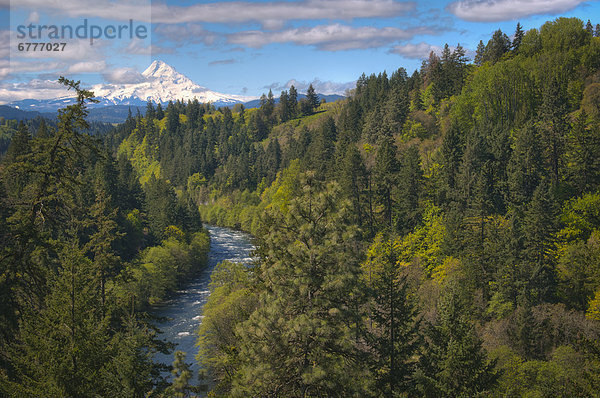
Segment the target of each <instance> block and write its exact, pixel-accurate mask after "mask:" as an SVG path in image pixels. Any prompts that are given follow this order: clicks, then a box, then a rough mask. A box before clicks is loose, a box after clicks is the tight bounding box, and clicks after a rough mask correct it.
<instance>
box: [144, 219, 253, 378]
mask: <svg viewBox="0 0 600 398" xmlns="http://www.w3.org/2000/svg"><path fill="white" fill-rule="evenodd" d="M205 227H206V228H207V229H208V231H209V232H210V252H209V254H208V266H207V267H206V268H205V269H204V270H203V271H202V272H201V273H200V275H198V276H197V277H196V278H195V279H193V280H192V281H191V282H189V283H188V284H187V285H186V286H185V288H184V289H183V290H179V291H177V292H175V293H174V294H173V295H172V296H171V297H170V299H169V300H167V301H166V302H165V303H163V304H162V305H161V306H158V307H156V308H155V310H154V311H153V313H154V314H155V315H156V316H158V317H164V318H166V319H167V320H166V321H165V322H162V323H160V324H159V325H158V327H159V328H160V330H161V331H162V332H163V334H162V335H161V338H162V339H164V340H167V341H170V342H172V343H175V344H177V346H176V347H175V350H180V351H184V352H186V353H187V356H186V360H185V361H186V362H187V363H188V364H191V367H190V368H191V370H192V374H193V378H192V380H190V382H191V383H190V384H192V385H197V376H198V370H199V367H198V364H197V363H196V354H197V352H198V349H197V348H196V331H197V329H198V326H199V325H200V323H201V322H202V307H204V304H206V301H207V300H208V296H209V293H210V292H209V290H208V284H209V283H210V275H211V273H212V271H213V269H214V268H215V266H216V265H217V264H218V263H220V262H221V261H223V260H229V261H234V262H244V263H248V262H250V261H251V260H252V259H251V258H250V252H251V251H252V250H253V249H254V246H253V245H252V243H251V241H250V236H249V235H248V234H245V233H243V232H238V231H234V230H231V229H228V228H221V227H214V226H205ZM155 360H156V361H158V362H160V363H164V364H168V365H171V364H172V363H173V355H164V354H157V355H156V356H155Z"/></svg>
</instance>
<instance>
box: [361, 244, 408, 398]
mask: <svg viewBox="0 0 600 398" xmlns="http://www.w3.org/2000/svg"><path fill="white" fill-rule="evenodd" d="M397 243H398V241H397V240H396V239H394V238H393V237H385V236H384V235H378V236H377V238H376V239H375V243H374V244H373V245H372V246H371V247H370V249H369V251H368V258H367V261H366V262H365V264H364V265H363V278H364V279H365V280H366V282H365V283H366V284H367V288H368V289H369V293H368V294H369V297H370V301H369V303H368V308H369V310H368V311H369V312H368V316H369V323H370V326H369V327H368V334H367V337H366V341H367V344H368V346H369V347H370V348H371V349H372V356H371V360H370V364H371V367H372V369H373V375H374V376H375V388H376V389H377V391H378V392H379V396H385V397H396V396H403V395H405V394H407V393H409V392H412V391H413V384H414V382H413V380H412V377H413V374H414V372H415V365H416V363H415V361H414V356H415V354H416V350H417V348H418V345H419V343H420V341H419V338H418V327H419V322H418V321H417V320H416V309H415V307H414V304H413V303H412V301H411V298H410V297H409V296H410V294H409V286H408V282H407V279H406V275H405V274H403V272H402V269H401V268H402V266H400V265H399V247H398V244H397Z"/></svg>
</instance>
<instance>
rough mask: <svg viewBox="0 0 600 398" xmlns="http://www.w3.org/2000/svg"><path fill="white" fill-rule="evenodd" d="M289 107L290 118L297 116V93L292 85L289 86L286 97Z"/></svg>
mask: <svg viewBox="0 0 600 398" xmlns="http://www.w3.org/2000/svg"><path fill="white" fill-rule="evenodd" d="M288 102H289V107H290V111H291V118H292V119H293V118H295V117H296V116H298V91H296V87H294V85H291V86H290V92H289V96H288Z"/></svg>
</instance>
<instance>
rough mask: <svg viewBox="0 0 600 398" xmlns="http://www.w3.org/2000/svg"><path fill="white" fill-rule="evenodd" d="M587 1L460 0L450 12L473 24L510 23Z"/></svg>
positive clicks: (557, 12) (564, 9)
mask: <svg viewBox="0 0 600 398" xmlns="http://www.w3.org/2000/svg"><path fill="white" fill-rule="evenodd" d="M587 2H588V1H587V0H460V1H455V2H454V3H451V4H449V5H448V8H447V9H448V11H450V12H451V13H452V14H454V15H456V16H457V17H458V18H461V19H464V20H465V21H471V22H498V21H509V20H514V19H519V18H524V17H529V16H532V15H543V14H550V15H555V14H559V13H562V12H565V11H569V10H572V9H574V8H575V7H577V6H579V5H580V4H583V3H587Z"/></svg>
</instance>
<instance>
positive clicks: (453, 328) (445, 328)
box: [416, 282, 498, 398]
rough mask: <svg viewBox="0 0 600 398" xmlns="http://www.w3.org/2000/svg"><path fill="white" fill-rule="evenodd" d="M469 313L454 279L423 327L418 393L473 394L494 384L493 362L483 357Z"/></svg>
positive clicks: (465, 397)
mask: <svg viewBox="0 0 600 398" xmlns="http://www.w3.org/2000/svg"><path fill="white" fill-rule="evenodd" d="M469 314H470V312H469V310H468V307H467V304H466V302H465V299H464V298H463V297H462V295H461V292H460V290H459V288H458V286H457V285H456V283H455V282H454V283H453V284H452V285H451V286H450V287H448V288H447V290H446V292H445V293H444V294H443V295H442V297H441V298H440V300H439V302H438V306H437V319H436V321H435V323H433V324H429V325H428V326H427V327H426V332H425V338H426V344H425V345H424V346H423V347H424V351H423V353H422V355H421V357H420V369H419V371H418V372H417V375H416V379H417V381H418V382H417V386H418V387H417V388H418V389H419V395H420V396H425V397H444V398H446V397H447V398H450V397H464V398H467V397H474V396H480V395H483V394H485V393H488V392H490V391H492V390H493V388H494V387H495V385H496V384H497V382H498V374H497V372H496V371H495V369H494V367H495V363H494V362H493V361H492V362H490V361H489V360H488V359H487V356H486V353H485V351H484V349H483V348H482V345H481V340H480V339H479V337H478V336H477V334H476V333H475V328H474V327H473V324H472V323H471V320H470V319H469Z"/></svg>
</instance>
